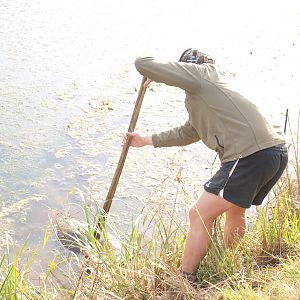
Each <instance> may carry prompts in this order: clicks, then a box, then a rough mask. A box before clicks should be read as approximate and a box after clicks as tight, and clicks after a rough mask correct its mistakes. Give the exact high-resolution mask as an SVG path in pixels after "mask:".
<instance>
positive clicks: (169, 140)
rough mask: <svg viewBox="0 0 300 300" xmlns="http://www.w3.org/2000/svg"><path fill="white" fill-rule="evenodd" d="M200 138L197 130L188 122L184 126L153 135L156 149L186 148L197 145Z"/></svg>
mask: <svg viewBox="0 0 300 300" xmlns="http://www.w3.org/2000/svg"><path fill="white" fill-rule="evenodd" d="M199 140H200V137H199V135H198V133H197V131H196V130H195V128H194V127H193V126H192V125H191V124H190V123H189V121H187V122H186V123H185V124H184V125H183V126H180V127H176V128H173V129H171V130H168V131H165V132H161V133H159V134H153V135H152V142H153V146H154V147H172V146H185V145H189V144H192V143H195V142H197V141H199Z"/></svg>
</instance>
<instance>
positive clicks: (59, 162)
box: [0, 0, 300, 247]
mask: <svg viewBox="0 0 300 300" xmlns="http://www.w3.org/2000/svg"><path fill="white" fill-rule="evenodd" d="M149 2H151V3H149ZM192 3H193V7H194V8H195V9H193V10H190V9H189V8H188V7H182V6H181V4H179V3H178V4H176V3H174V2H173V1H172V5H170V3H169V1H165V2H163V3H161V2H159V1H158V0H155V1H148V2H143V1H129V2H128V1H127V2H126V1H108V0H104V1H96V0H89V1H81V0H78V1H73V0H72V1H71V0H66V1H58V0H54V1H41V0H34V1H26V0H18V1H9V0H3V1H2V2H1V10H0V45H1V51H0V100H1V101H0V162H1V168H0V194H1V195H0V199H1V201H0V206H1V208H0V222H1V229H0V236H1V237H2V238H3V239H2V242H1V244H2V245H4V240H5V235H4V232H7V233H9V234H10V235H11V236H12V237H13V239H14V241H16V242H18V243H21V242H23V241H24V239H26V238H27V236H29V235H30V241H32V243H36V241H40V240H41V239H42V235H43V233H42V232H41V228H43V227H45V226H46V224H47V222H48V210H49V208H50V209H56V210H58V211H60V210H66V209H67V208H68V207H69V205H70V204H71V207H73V210H74V211H73V214H74V215H75V216H76V217H78V218H81V217H82V215H81V213H80V212H78V211H77V210H76V206H75V205H73V204H78V203H81V202H80V200H79V199H78V197H76V196H73V197H69V198H68V192H69V191H71V190H72V189H73V187H74V186H76V187H78V188H79V189H80V190H82V191H84V192H86V191H87V190H89V191H91V192H92V193H93V195H94V198H95V199H97V200H99V201H103V199H105V196H106V192H107V190H108V186H109V184H110V181H111V178H112V176H113V172H114V170H115V167H116V163H117V161H118V156H119V154H120V150H121V149H120V143H121V140H122V134H123V133H124V132H125V131H126V129H127V126H128V123H129V120H130V114H131V111H132V109H133V103H134V101H135V98H136V95H137V89H138V87H139V84H140V81H141V76H140V75H139V74H138V73H137V72H136V71H135V69H134V65H133V62H134V59H135V57H136V56H138V55H144V54H149V52H150V54H151V55H159V56H161V57H163V58H167V57H168V58H170V59H177V58H178V54H179V53H180V52H181V51H182V50H183V49H184V48H187V47H188V46H196V47H197V46H199V45H200V46H203V45H205V49H204V50H205V51H206V50H207V51H209V52H210V53H211V54H212V56H215V57H216V58H225V60H226V61H227V62H228V65H229V66H234V67H235V68H236V69H237V70H238V71H240V70H242V71H243V70H244V69H245V67H246V69H245V70H247V76H250V77H251V78H252V79H254V78H256V79H258V80H260V85H255V88H253V85H252V86H251V87H250V88H249V86H248V88H249V89H250V90H251V92H252V93H255V92H256V94H260V96H261V97H262V99H263V100H264V101H265V104H266V106H268V105H270V101H272V102H271V103H272V108H275V110H277V111H278V112H279V114H280V113H284V112H285V108H286V106H292V107H297V105H298V104H297V103H298V101H297V100H296V99H299V98H300V97H299V96H300V94H299V87H298V82H299V74H297V73H295V72H296V71H295V68H294V67H293V63H292V62H293V58H295V57H296V53H297V55H298V53H299V52H298V51H297V50H296V49H299V34H298V33H299V23H296V21H295V20H296V17H295V16H296V11H297V10H295V9H296V8H295V7H294V8H293V7H291V8H290V10H287V9H286V8H285V11H286V14H287V16H286V17H288V18H289V22H288V23H284V24H282V23H280V27H279V24H277V23H276V20H277V17H278V15H281V17H282V14H281V12H280V11H281V10H280V7H276V5H275V6H274V7H273V8H272V9H273V10H271V11H270V12H269V16H270V19H269V20H268V22H269V23H271V24H273V25H274V26H273V27H270V26H264V25H265V24H264V22H265V21H264V19H265V17H264V16H265V15H264V14H263V13H264V9H266V8H264V7H262V8H261V9H260V10H257V9H255V6H251V5H249V6H248V7H247V13H248V14H249V15H248V17H246V18H243V17H241V16H240V14H238V16H235V19H234V20H233V18H230V14H234V9H232V7H231V9H229V8H230V7H229V8H224V9H228V13H227V14H225V15H226V22H224V28H223V32H220V29H219V27H218V26H216V27H213V26H211V25H210V30H202V29H203V28H206V27H207V24H211V16H210V15H204V14H201V18H200V17H199V11H201V8H202V9H203V7H205V5H212V7H213V5H214V4H213V3H212V4H207V3H206V4H204V3H202V1H192ZM256 5H258V4H256ZM295 5H296V4H295ZM158 7H159V8H160V9H158ZM212 7H211V8H212ZM208 9H209V7H208ZM235 9H236V10H237V11H239V12H243V11H244V8H243V7H241V6H237V7H235ZM298 11H299V10H298ZM251 14H252V15H251ZM254 14H255V16H256V20H258V21H259V22H257V24H256V25H253V24H252V23H251V26H250V25H249V22H248V21H247V20H248V19H251V18H252V17H253V15H254ZM257 14H258V15H257ZM215 15H216V18H217V19H219V21H220V22H222V21H224V18H225V16H223V14H222V13H221V12H219V11H215ZM236 18H239V20H238V21H239V22H240V27H239V28H237V27H236V25H235V24H236V22H237V20H236ZM252 19H253V18H252ZM178 20H180V22H178ZM298 21H299V20H298ZM167 23H168V24H171V27H166V26H165V24H167ZM205 26H206V27H205ZM255 26H257V28H255ZM262 28H263V30H262ZM191 29H192V30H191ZM297 30H298V31H297ZM257 32H259V33H260V35H259V36H258V33H257ZM243 33H247V37H248V38H247V39H245V36H244V34H243ZM167 36H168V39H166V37H167ZM282 36H284V37H285V38H284V39H281V38H280V37H282ZM195 37H197V39H195ZM200 37H201V38H200ZM274 41H276V44H274ZM274 45H275V46H274ZM265 53H267V55H266V56H265V55H264V54H265ZM261 57H264V58H265V59H264V60H263V61H262V60H261ZM287 58H289V59H287ZM283 60H284V61H285V62H286V63H285V64H284V65H283V64H280V63H279V62H280V61H283ZM243 75H244V76H245V73H243ZM265 85H270V86H272V89H267V92H266V93H265V94H264V93H263V92H262V89H261V88H260V87H263V86H265ZM296 87H297V88H296ZM287 91H288V92H287ZM183 96H184V95H183V93H182V92H181V91H179V90H177V89H172V88H169V87H165V86H159V85H156V86H155V85H154V87H153V90H152V91H151V90H150V91H148V92H147V94H146V99H145V103H144V104H143V108H142V112H141V116H140V119H139V121H138V125H137V126H138V128H137V129H138V130H140V131H141V132H143V133H146V134H150V133H151V132H153V131H158V130H160V129H161V128H170V127H172V126H177V125H178V124H181V123H183V121H184V120H185V118H186V112H185V111H184V105H183V100H182V99H183ZM174 116H176V117H174ZM213 157H214V155H213V154H212V153H210V152H209V151H208V150H207V149H205V148H204V147H203V146H202V145H201V144H198V145H191V146H189V147H186V148H185V149H184V150H183V149H157V150H155V151H153V149H150V148H147V149H142V150H141V149H131V150H130V152H129V156H128V159H127V161H126V166H125V168H124V171H123V174H122V178H121V180H120V183H119V187H118V190H117V195H116V199H115V200H114V203H113V206H112V213H114V214H116V215H118V216H119V218H120V220H122V222H125V223H126V222H127V223H128V222H131V220H132V218H134V216H135V215H136V214H137V213H138V212H139V210H140V208H141V207H142V205H143V202H142V201H143V200H144V198H145V197H146V196H147V195H149V193H152V192H154V193H155V192H156V191H157V185H158V184H159V183H160V182H162V181H163V180H164V179H165V178H167V177H172V176H173V175H174V174H173V173H174V172H175V173H176V170H179V168H183V177H184V178H185V180H186V185H187V190H188V191H190V193H191V197H193V195H194V189H196V190H197V191H199V190H201V186H202V183H203V181H205V179H206V178H207V177H208V176H210V173H211V168H210V162H211V161H212V160H213ZM172 169H173V171H171V170H172ZM172 172H173V173H172ZM158 189H159V188H158ZM168 193H169V199H172V190H170V191H168ZM74 207H75V208H74ZM122 226H123V224H122ZM50 247H51V245H50ZM52 247H55V245H52Z"/></svg>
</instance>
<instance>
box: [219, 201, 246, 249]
mask: <svg viewBox="0 0 300 300" xmlns="http://www.w3.org/2000/svg"><path fill="white" fill-rule="evenodd" d="M245 211H246V209H245V208H241V207H238V206H234V207H232V208H230V209H228V210H227V211H226V222H225V228H224V241H225V245H226V246H231V245H232V244H233V243H234V242H235V241H238V240H239V239H240V238H242V237H243V236H244V234H245V231H246V218H245Z"/></svg>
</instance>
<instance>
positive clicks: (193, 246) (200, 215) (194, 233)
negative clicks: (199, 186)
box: [182, 191, 236, 273]
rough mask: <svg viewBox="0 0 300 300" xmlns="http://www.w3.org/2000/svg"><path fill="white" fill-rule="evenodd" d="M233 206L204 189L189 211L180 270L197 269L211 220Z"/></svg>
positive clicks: (205, 248)
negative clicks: (188, 226) (188, 224)
mask: <svg viewBox="0 0 300 300" xmlns="http://www.w3.org/2000/svg"><path fill="white" fill-rule="evenodd" d="M233 207H236V205H234V204H232V203H230V202H228V201H226V200H225V199H223V198H222V197H219V196H216V195H214V194H211V193H208V192H206V191H204V193H203V194H202V196H201V197H200V199H199V200H198V201H197V202H196V204H195V205H194V206H193V207H192V208H191V209H190V212H189V218H190V228H189V231H188V235H187V239H186V243H185V249H184V254H183V259H182V271H184V272H187V273H194V272H195V271H197V269H198V266H199V263H200V261H201V260H202V259H203V258H204V256H205V255H206V253H207V250H208V247H209V245H210V241H211V232H212V224H213V221H214V220H215V219H216V218H217V217H218V216H220V215H221V214H222V213H223V212H225V211H227V210H229V209H230V208H233Z"/></svg>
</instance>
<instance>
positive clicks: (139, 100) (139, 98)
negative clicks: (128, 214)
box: [95, 77, 147, 238]
mask: <svg viewBox="0 0 300 300" xmlns="http://www.w3.org/2000/svg"><path fill="white" fill-rule="evenodd" d="M146 80H147V77H143V80H142V83H141V86H140V90H139V93H138V96H137V100H136V102H135V107H134V110H133V113H132V116H131V121H130V124H129V127H128V132H133V131H134V129H135V126H136V123H137V120H138V117H139V113H140V110H141V106H142V102H143V99H144V96H145V93H146V90H147V87H144V83H145V82H146ZM131 139H132V137H129V138H127V140H126V142H125V144H124V145H123V149H122V152H121V155H120V159H119V162H118V165H117V168H116V171H115V174H114V177H113V179H112V182H111V185H110V188H109V190H108V193H107V196H106V200H105V202H104V205H103V210H104V212H105V214H104V215H103V216H101V217H100V218H99V220H98V222H97V228H98V229H99V230H100V231H101V229H102V227H103V226H104V222H105V218H106V214H107V213H108V212H109V210H110V207H111V204H112V200H113V197H114V195H115V192H116V189H117V186H118V183H119V179H120V177H121V173H122V170H123V167H124V164H125V160H126V157H127V153H128V150H129V147H130V143H131ZM95 237H96V238H97V237H98V238H99V235H98V234H97V233H95Z"/></svg>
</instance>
